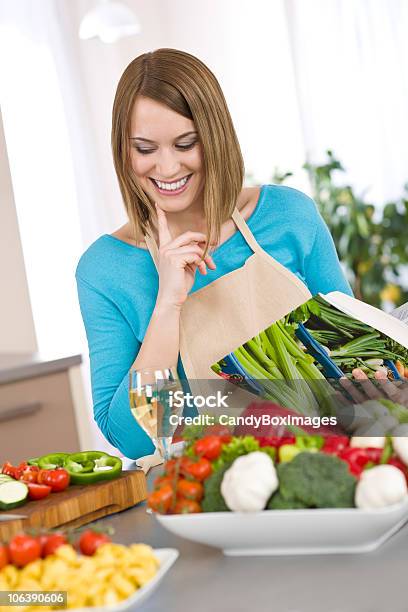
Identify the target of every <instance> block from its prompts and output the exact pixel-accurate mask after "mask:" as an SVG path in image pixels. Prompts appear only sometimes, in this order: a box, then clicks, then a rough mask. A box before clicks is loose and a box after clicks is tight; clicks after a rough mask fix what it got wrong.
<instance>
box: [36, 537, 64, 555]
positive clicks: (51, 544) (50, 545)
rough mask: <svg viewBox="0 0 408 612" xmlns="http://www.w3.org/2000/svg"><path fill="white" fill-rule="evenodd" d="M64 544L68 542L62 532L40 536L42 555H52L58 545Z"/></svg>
mask: <svg viewBox="0 0 408 612" xmlns="http://www.w3.org/2000/svg"><path fill="white" fill-rule="evenodd" d="M64 544H68V540H67V538H66V536H65V535H64V534H63V533H50V534H48V535H45V536H42V547H41V555H42V556H43V557H48V555H53V554H54V553H55V551H56V550H57V549H58V548H59V547H60V546H64Z"/></svg>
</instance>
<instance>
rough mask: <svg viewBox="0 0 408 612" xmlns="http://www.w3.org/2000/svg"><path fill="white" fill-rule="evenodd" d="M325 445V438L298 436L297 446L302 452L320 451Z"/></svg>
mask: <svg viewBox="0 0 408 612" xmlns="http://www.w3.org/2000/svg"><path fill="white" fill-rule="evenodd" d="M323 444H324V438H323V436H314V435H311V436H296V442H295V446H296V447H297V448H299V449H300V450H302V451H313V450H316V451H319V450H320V449H321V448H322V446H323Z"/></svg>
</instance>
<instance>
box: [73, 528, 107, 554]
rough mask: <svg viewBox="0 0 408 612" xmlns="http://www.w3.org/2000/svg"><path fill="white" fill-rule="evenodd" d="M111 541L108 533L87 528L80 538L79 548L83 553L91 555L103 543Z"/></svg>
mask: <svg viewBox="0 0 408 612" xmlns="http://www.w3.org/2000/svg"><path fill="white" fill-rule="evenodd" d="M110 541H111V539H110V537H109V536H107V535H106V533H99V532H98V531H93V530H92V529H87V530H86V531H84V532H83V533H82V535H81V537H80V538H79V549H80V551H81V553H82V554H83V555H88V556H90V557H91V556H92V555H93V554H94V552H95V551H96V550H97V549H98V548H99V547H100V546H102V544H107V543H108V542H110Z"/></svg>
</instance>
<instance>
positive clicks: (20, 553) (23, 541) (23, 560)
mask: <svg viewBox="0 0 408 612" xmlns="http://www.w3.org/2000/svg"><path fill="white" fill-rule="evenodd" d="M9 555H10V561H11V562H12V563H14V565H17V566H18V567H24V565H27V563H31V561H35V560H36V559H38V558H39V557H40V555H41V544H40V541H39V539H38V538H33V537H32V536H29V535H25V534H20V535H16V536H14V538H13V539H12V540H11V541H10V543H9Z"/></svg>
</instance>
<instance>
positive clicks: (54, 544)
mask: <svg viewBox="0 0 408 612" xmlns="http://www.w3.org/2000/svg"><path fill="white" fill-rule="evenodd" d="M89 533H91V532H90V530H88V531H85V532H84V533H83V534H82V537H83V540H81V545H80V550H79V551H78V550H77V549H76V548H75V547H74V546H72V545H71V544H69V543H68V542H66V543H63V542H61V539H62V538H65V536H64V535H62V534H61V533H49V534H47V535H44V536H42V537H43V538H45V539H44V540H43V544H42V545H41V544H40V538H39V537H37V536H34V535H29V534H17V535H16V536H14V537H13V538H12V539H11V540H10V542H9V543H8V545H4V544H1V543H0V593H1V592H3V593H6V596H7V593H11V594H12V597H13V599H10V600H7V602H9V603H8V604H7V605H16V604H19V605H22V606H23V607H24V609H27V610H32V609H33V610H35V609H36V608H35V607H32V606H38V605H40V606H41V610H53V609H55V607H64V609H65V608H67V609H69V610H74V611H76V612H85V611H88V612H90V611H91V610H97V611H98V612H119V611H124V610H130V609H131V610H134V609H136V608H137V607H138V605H139V604H141V603H142V602H144V601H145V600H146V598H147V597H149V596H150V595H151V594H152V592H153V591H154V590H155V589H156V587H157V586H158V585H159V583H160V581H161V580H162V579H163V577H164V575H165V574H166V573H167V572H168V571H169V569H170V568H171V566H172V565H173V563H174V562H175V561H176V559H177V557H178V555H179V553H178V551H177V550H176V549H174V548H160V549H153V548H151V547H150V546H148V545H146V544H130V545H128V546H125V545H122V544H117V543H114V542H110V541H109V540H107V539H105V541H104V542H103V543H101V544H100V545H99V546H98V548H96V549H95V550H94V551H91V550H86V551H85V550H84V546H85V544H84V543H85V536H86V537H87V542H88V544H89V543H91V539H90V538H89V537H88V535H89ZM92 535H93V536H94V543H95V542H96V539H97V538H104V537H105V536H104V535H103V534H102V533H100V534H99V533H97V532H95V531H93V532H92ZM58 540H59V541H58ZM51 548H52V549H53V550H51ZM40 549H41V550H40ZM7 602H6V601H4V597H3V600H0V612H1V611H2V610H3V609H4V610H5V609H6V607H3V605H2V604H3V603H7ZM7 609H8V608H7Z"/></svg>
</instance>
